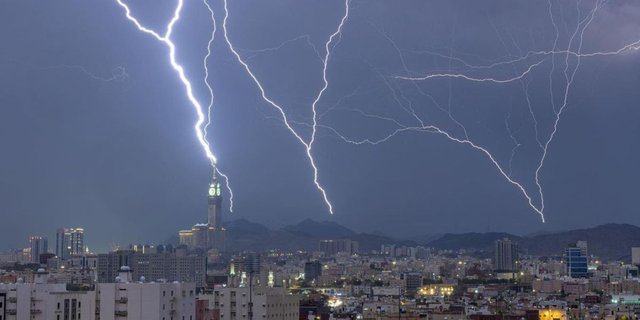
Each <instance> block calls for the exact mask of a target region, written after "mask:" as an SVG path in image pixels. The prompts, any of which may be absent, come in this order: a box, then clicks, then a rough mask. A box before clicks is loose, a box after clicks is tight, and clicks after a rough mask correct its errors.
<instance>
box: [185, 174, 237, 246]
mask: <svg viewBox="0 0 640 320" xmlns="http://www.w3.org/2000/svg"><path fill="white" fill-rule="evenodd" d="M207 203H208V207H207V209H208V212H207V223H198V224H195V225H194V226H193V227H191V230H181V231H180V232H179V233H178V235H179V237H180V244H184V245H187V246H188V247H190V248H200V249H216V250H218V251H224V248H225V232H226V230H225V229H224V227H222V192H221V187H220V183H219V182H218V178H217V176H216V171H215V169H214V170H213V178H212V180H211V183H210V184H209V192H208V196H207Z"/></svg>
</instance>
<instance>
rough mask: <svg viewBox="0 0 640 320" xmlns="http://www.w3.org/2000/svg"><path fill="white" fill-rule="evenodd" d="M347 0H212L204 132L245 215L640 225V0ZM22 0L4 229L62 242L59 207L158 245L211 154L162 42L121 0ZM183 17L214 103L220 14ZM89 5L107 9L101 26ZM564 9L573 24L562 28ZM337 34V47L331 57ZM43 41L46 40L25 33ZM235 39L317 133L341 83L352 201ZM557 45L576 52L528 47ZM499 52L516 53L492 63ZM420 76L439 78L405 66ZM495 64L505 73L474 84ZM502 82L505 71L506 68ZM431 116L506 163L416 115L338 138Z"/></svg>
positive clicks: (104, 237) (339, 160)
mask: <svg viewBox="0 0 640 320" xmlns="http://www.w3.org/2000/svg"><path fill="white" fill-rule="evenodd" d="M125 3H126V2H125ZM175 4H176V2H172V1H168V2H167V3H163V4H162V5H159V6H153V5H149V4H148V3H147V4H142V3H135V4H132V6H133V7H132V8H131V9H132V12H133V13H134V16H135V17H138V18H139V19H140V20H141V21H142V22H143V23H144V24H145V25H149V26H150V27H152V28H154V29H157V30H162V29H163V27H164V26H166V22H167V21H168V19H169V18H170V17H171V14H172V12H173V10H174V8H175ZM346 4H347V5H348V6H347V8H348V9H351V11H350V12H349V13H348V19H346V20H345V19H344V18H345V17H347V12H346V11H345V9H347V8H345V2H342V1H337V2H332V3H325V4H313V5H309V6H310V7H308V6H306V5H303V4H291V3H288V2H286V1H285V2H278V3H270V4H265V3H247V4H237V3H230V4H229V6H228V16H229V19H228V21H227V24H226V26H227V28H228V35H229V40H225V37H224V36H223V33H222V30H223V29H224V28H222V27H223V17H224V15H225V10H224V7H223V2H221V1H211V7H212V10H213V12H214V13H215V18H216V21H217V24H216V26H217V35H216V38H215V40H214V41H212V42H211V43H210V44H211V46H210V48H211V55H210V56H209V58H208V60H207V61H208V62H209V63H208V64H207V65H208V67H209V81H210V84H211V88H212V90H213V93H214V95H215V97H216V99H215V100H214V105H213V109H212V120H213V121H212V123H211V125H210V126H208V128H207V138H208V139H210V141H211V142H212V143H211V145H212V148H213V150H214V151H216V155H219V157H218V165H219V167H220V168H221V169H224V170H223V171H224V172H225V173H227V174H228V175H229V178H230V183H231V186H232V188H233V190H234V191H235V193H234V195H235V204H236V207H235V208H234V209H235V210H234V212H233V213H230V212H228V210H229V204H230V203H229V202H228V200H230V199H229V198H225V201H227V202H225V205H223V206H222V210H223V211H224V215H225V217H226V219H227V220H236V219H247V220H250V221H256V222H258V223H262V224H266V225H268V226H269V227H272V228H277V227H282V226H285V225H290V224H295V223H296V222H298V221H303V220H305V219H307V218H312V219H315V220H318V221H324V220H330V221H336V222H338V223H340V224H342V225H345V226H348V227H350V228H353V229H355V230H358V231H361V232H374V231H380V233H384V234H389V235H391V236H398V235H400V234H408V235H420V234H423V235H428V234H437V233H443V232H467V231H487V230H492V231H507V232H510V233H515V234H528V233H534V232H540V231H550V230H567V229H575V228H582V227H588V226H594V225H599V224H604V223H610V222H618V223H635V222H636V219H635V216H636V212H635V211H636V206H635V202H634V199H635V191H634V190H635V189H634V182H635V180H637V179H638V177H640V171H638V169H637V168H636V167H637V166H635V165H634V164H635V163H637V162H638V160H640V152H638V149H637V148H634V147H633V146H634V145H635V144H634V137H636V136H637V134H638V129H640V127H639V126H638V121H637V119H638V110H637V108H634V107H635V101H636V100H637V98H638V97H637V94H638V93H637V92H636V91H637V90H635V89H634V88H635V87H636V85H637V84H638V80H637V79H636V78H635V77H634V73H633V72H632V71H630V70H633V68H632V66H634V65H635V64H636V62H637V59H638V57H639V54H638V53H636V49H635V48H636V47H635V46H631V47H628V50H626V51H625V50H622V51H620V52H619V54H618V53H615V51H616V50H619V49H622V48H625V46H626V45H629V44H633V43H635V41H637V39H638V38H640V37H639V36H638V35H637V32H636V30H637V29H639V28H640V26H639V25H638V23H637V20H636V19H633V14H634V13H637V12H640V7H639V6H638V4H635V3H633V2H622V3H615V4H613V3H607V4H603V5H602V7H601V8H600V7H599V5H600V2H598V1H586V2H583V3H580V4H579V5H578V3H577V2H570V3H569V2H567V3H558V2H553V1H552V2H551V3H550V4H549V3H510V4H504V3H501V2H491V3H489V4H486V5H480V4H471V5H466V6H465V5H461V3H457V2H451V3H449V2H444V1H442V2H438V1H436V2H434V3H431V4H429V5H426V4H424V3H421V2H407V3H405V4H403V5H402V6H394V5H389V4H388V3H386V2H384V1H380V2H375V3H373V4H367V5H364V4H363V3H361V2H359V1H355V0H354V1H351V2H346ZM576 5H578V6H577V7H576ZM3 6H5V7H6V10H1V11H2V16H0V17H1V18H2V21H3V23H5V24H6V27H5V28H4V31H2V32H5V33H6V34H5V37H4V38H7V39H9V40H8V41H9V42H8V45H7V48H8V50H6V51H5V52H3V53H2V54H0V66H2V67H3V68H4V69H6V72H4V73H3V75H2V77H1V78H0V82H1V83H3V84H4V85H5V86H4V89H3V91H1V92H0V97H2V99H3V100H2V101H3V105H5V106H6V107H4V108H2V110H1V111H0V128H2V129H0V133H1V136H2V138H0V139H1V140H0V144H2V145H3V151H4V154H6V155H7V156H6V157H2V159H0V176H1V177H2V178H1V180H0V203H1V205H0V213H1V214H2V217H3V219H5V222H6V223H3V224H2V226H0V234H2V236H1V237H2V238H1V239H2V241H3V243H4V245H5V246H6V247H20V246H24V243H25V241H26V240H27V239H28V237H30V236H34V235H43V236H44V235H47V236H48V238H49V239H50V240H51V239H54V238H53V237H52V233H53V232H52V231H51V229H52V227H51V226H50V225H49V223H48V221H49V219H52V220H54V221H56V226H55V227H58V226H72V225H76V226H82V227H84V228H86V229H87V230H91V239H90V240H89V241H90V242H95V243H96V245H97V246H98V247H102V248H104V247H107V246H108V245H106V243H111V242H113V241H118V242H120V243H143V242H149V241H151V242H161V241H164V240H166V238H167V237H169V236H171V235H172V234H174V233H175V231H176V230H182V229H186V228H189V226H191V225H193V224H194V223H196V222H199V221H201V220H202V218H201V217H202V216H203V213H206V210H207V205H206V204H205V203H204V201H203V193H204V192H205V191H206V187H207V186H208V184H209V182H210V181H209V180H210V174H209V172H210V163H209V161H208V159H207V157H206V155H203V152H202V148H201V147H202V146H201V145H200V143H199V142H198V140H197V137H196V136H194V134H193V125H194V122H195V121H196V120H197V117H195V115H194V113H193V110H192V109H190V107H189V101H188V99H187V97H186V95H185V92H184V87H183V85H182V83H181V82H180V80H179V79H178V78H177V77H176V74H175V72H174V70H172V68H171V66H170V64H169V63H168V51H167V50H166V48H165V47H164V46H163V44H162V43H158V41H156V39H153V37H150V36H149V35H146V34H141V33H140V32H139V31H138V30H137V29H136V27H135V26H134V25H133V24H132V23H131V21H128V20H127V19H126V17H125V14H124V12H123V10H122V8H121V7H120V6H118V4H117V3H116V2H108V3H101V4H99V5H95V6H92V5H87V4H78V5H76V6H75V7H73V9H74V10H78V12H80V13H81V14H79V15H78V16H74V17H71V18H69V19H55V18H53V17H66V15H68V12H69V9H70V7H68V6H65V5H55V4H45V5H44V6H47V7H46V8H47V9H48V10H46V11H47V12H50V13H51V14H50V15H47V16H44V17H42V19H41V20H39V21H38V24H37V25H36V26H34V25H30V24H28V23H26V22H25V21H26V20H25V19H22V18H21V17H20V16H19V15H13V14H11V12H15V11H17V12H31V11H34V10H36V8H39V6H40V4H37V3H36V2H30V1H25V2H21V3H19V4H3ZM284 8H286V10H284ZM596 9H597V10H596ZM285 12H296V13H297V15H287V14H285ZM476 12H486V15H483V16H482V17H480V16H478V15H476V14H475V13H476ZM592 13H593V14H592ZM578 15H579V16H578ZM591 16H593V20H591ZM182 17H183V19H181V20H180V21H179V22H178V23H177V24H176V26H175V28H176V30H175V41H176V51H177V60H178V61H179V62H180V63H181V64H182V65H184V68H185V72H186V74H187V76H188V77H189V79H190V80H191V82H192V83H193V86H194V95H195V97H196V98H197V99H198V100H199V101H201V103H202V104H203V106H206V105H207V103H208V101H209V93H208V90H207V87H206V85H205V84H204V81H203V79H204V78H205V74H204V72H205V70H204V69H203V68H202V62H203V59H204V58H205V55H206V54H207V44H208V41H209V40H210V37H211V32H212V31H213V29H212V27H213V26H212V21H211V17H210V15H209V11H208V10H206V7H205V6H204V3H201V2H197V3H195V2H194V3H187V4H185V6H184V8H183V12H182ZM400 17H402V18H400ZM87 19H93V20H95V21H96V25H97V26H93V25H90V26H87ZM341 19H343V20H341ZM583 19H584V20H583ZM587 21H590V24H589V27H588V28H587V27H586V23H587ZM343 22H344V23H343ZM554 23H557V24H558V25H561V26H562V27H560V28H559V30H560V31H558V32H559V33H558V36H557V37H556V31H555V30H554ZM99 25H102V26H109V28H106V29H101V28H100V27H98V26H99ZM339 26H341V27H339ZM556 27H557V25H556ZM581 28H584V29H581ZM43 29H46V30H48V32H46V33H43V32H42V30H43ZM12 30H21V31H22V35H21V36H20V37H18V36H16V35H15V34H13V33H12ZM531 30H539V32H531ZM574 30H578V31H579V32H577V33H574V32H572V31H574ZM582 30H584V33H582V32H581V31H582ZM338 31H340V32H339V33H337V32H338ZM573 34H579V35H580V40H578V37H571V36H572V35H573ZM582 35H583V36H584V37H582ZM332 36H334V37H333V40H335V42H330V43H329V44H330V45H331V49H332V50H331V57H330V59H329V61H328V63H325V64H323V63H322V62H323V60H322V59H323V56H324V54H325V53H326V52H325V45H326V44H327V41H329V40H330V39H331V38H332ZM337 38H339V39H340V40H339V41H338V40H337ZM24 39H27V40H26V41H28V42H29V45H28V46H25V45H21V44H22V42H21V41H22V40H24ZM77 39H81V40H82V41H76V40H77ZM554 40H555V41H554ZM572 41H575V42H572ZM578 41H579V43H582V44H583V45H581V46H580V47H581V48H580V50H581V51H580V52H581V54H584V55H585V56H584V57H581V58H583V59H582V61H581V66H580V68H579V69H578V70H577V73H576V75H575V81H574V82H573V84H572V87H571V88H570V89H571V90H570V91H569V92H568V100H567V101H568V103H567V109H566V112H565V113H564V115H563V117H562V119H561V120H560V122H559V126H558V131H557V134H556V136H555V138H554V139H555V140H553V141H552V142H551V143H550V146H549V149H548V150H549V153H548V158H547V159H546V160H545V161H546V162H545V163H544V166H542V167H541V169H540V177H539V178H540V179H539V182H536V179H535V176H534V174H535V172H537V170H536V168H537V165H538V164H539V162H538V161H539V159H540V156H541V153H540V151H539V150H538V147H536V145H537V142H536V138H539V139H541V141H547V139H548V138H549V134H550V132H552V131H551V129H552V127H553V123H554V121H553V120H554V116H553V113H550V112H549V110H553V106H554V105H555V106H556V107H560V106H561V105H564V102H563V95H562V89H564V88H565V85H564V83H565V82H566V79H565V75H564V74H563V67H564V66H565V64H566V63H567V61H569V62H568V71H567V72H569V73H568V74H571V72H573V68H574V67H576V68H577V64H576V63H577V61H576V60H575V59H577V57H578V56H579V55H578V56H576V55H573V56H572V55H571V54H568V53H567V52H563V51H562V50H560V49H558V48H567V47H568V48H569V51H571V52H578V49H579V48H578V47H579V46H578ZM228 42H230V43H232V44H233V46H231V45H229V44H228ZM554 42H557V48H554ZM232 47H233V48H234V49H236V52H237V53H238V54H239V56H240V57H241V58H242V59H241V60H242V61H245V62H247V64H248V65H249V67H250V70H251V71H252V72H255V73H256V75H257V78H258V79H259V82H260V83H261V84H262V85H263V86H264V89H265V91H266V92H267V96H269V97H272V98H273V100H274V101H276V102H277V103H278V104H279V105H282V106H284V107H285V109H284V111H285V113H286V114H287V115H289V116H290V117H291V119H290V120H291V121H292V122H291V123H295V129H296V130H297V131H298V132H301V133H302V136H303V137H304V141H309V138H310V137H311V136H310V135H309V134H310V132H308V131H307V130H306V129H305V128H306V127H305V123H307V124H308V123H310V120H311V119H312V117H311V109H310V107H309V106H310V104H311V103H312V102H314V98H316V97H319V96H318V94H319V91H318V90H319V89H322V88H324V86H325V85H326V90H325V91H323V95H322V97H321V99H320V101H318V103H317V108H318V109H317V110H318V120H319V122H318V123H319V126H318V132H317V136H316V139H317V140H316V141H315V142H314V143H315V144H314V149H313V156H314V159H315V162H316V164H317V168H318V181H319V182H320V185H322V186H323V187H324V189H325V190H326V192H327V196H328V199H329V200H330V201H331V203H332V204H333V207H334V214H333V215H331V214H329V212H328V210H327V204H326V203H325V201H324V199H323V197H322V194H320V193H319V192H318V188H317V186H316V184H315V183H314V181H313V180H314V177H313V170H312V168H311V166H310V163H309V159H307V156H306V155H305V150H304V149H305V148H304V146H301V145H300V144H299V143H298V142H296V139H295V137H292V135H291V133H290V132H288V131H287V128H285V127H284V125H283V123H282V118H281V117H280V115H279V114H278V112H274V109H273V108H272V106H270V105H269V103H267V102H265V100H264V99H263V98H262V97H261V96H260V91H259V90H258V88H257V87H256V83H255V82H254V81H252V79H251V77H250V75H249V74H248V73H247V70H244V69H243V66H242V64H241V63H240V62H239V61H238V58H237V57H236V56H235V55H234V53H233V52H232V51H231V48H232ZM113 48H119V49H122V50H114V49H113ZM544 50H552V51H554V50H555V51H558V52H557V53H553V54H550V55H549V54H542V53H538V54H533V55H529V56H527V54H526V53H527V52H529V51H532V52H539V51H544ZM132 52H136V53H137V54H133V53H132ZM327 52H328V51H327ZM607 52H609V53H611V52H613V53H615V54H613V53H611V54H604V53H607ZM318 53H319V54H318ZM563 53H564V54H563ZM593 53H602V54H597V55H596V54H593ZM522 57H527V58H526V59H522V60H518V59H519V58H522ZM566 59H569V60H566ZM515 60H517V61H516V62H509V61H515ZM325 62H326V61H325ZM493 63H501V64H502V65H500V66H498V67H496V68H494V69H491V68H489V69H488V71H486V72H485V71H482V70H483V69H487V68H486V66H488V65H491V64H493ZM323 67H326V68H325V69H324V70H323ZM553 68H555V69H553ZM479 70H480V71H479ZM552 70H555V71H552ZM283 71H286V72H283ZM323 71H324V72H325V73H323ZM323 74H324V75H326V80H327V82H326V83H325V82H324V81H323ZM443 74H444V76H443ZM438 75H439V76H438ZM446 75H449V76H446ZM450 75H459V76H460V77H458V76H455V77H451V76H450ZM462 75H464V76H465V77H467V78H469V79H471V80H469V79H461V76H462ZM421 76H427V77H429V76H433V77H434V78H433V79H426V80H425V81H420V82H411V81H409V82H408V81H407V79H402V78H403V77H404V78H408V77H418V78H419V77H421ZM438 77H441V78H438ZM480 78H483V79H490V80H488V81H485V82H483V83H476V82H477V81H475V80H473V79H476V80H478V79H480ZM516 78H518V79H517V80H513V81H511V80H509V79H516ZM572 78H573V77H572ZM563 79H564V80H563ZM507 80H509V81H507ZM520 80H522V81H520ZM500 81H507V83H495V82H500ZM563 81H565V82H563ZM552 83H555V87H554V85H553V84H552ZM552 92H555V93H552ZM428 96H431V98H432V99H433V100H431V98H429V97H428ZM527 103H531V105H530V106H531V109H530V108H529V107H528V106H527ZM412 108H413V110H414V113H415V114H414V115H411V110H412ZM443 110H445V111H443ZM446 110H451V111H449V112H446ZM531 110H533V111H531ZM407 111H408V112H409V113H408V114H407ZM530 112H533V114H535V115H536V117H534V118H533V120H532V118H531V115H530ZM416 118H419V119H422V120H423V121H425V120H428V121H427V123H426V125H434V126H437V127H438V128H442V129H443V130H446V131H447V132H449V133H450V134H451V135H452V136H453V137H456V138H465V137H466V136H467V137H468V138H469V141H473V143H474V144H475V145H477V146H481V147H482V148H486V150H488V151H489V153H490V154H491V155H492V156H493V157H494V158H495V160H496V162H497V163H498V166H496V165H494V164H493V163H492V161H491V160H490V159H489V158H488V157H487V155H486V154H484V153H483V152H482V151H480V150H478V149H474V148H473V147H470V146H469V145H467V144H460V143H456V142H455V141H452V140H451V139H448V138H446V137H444V136H442V134H438V133H433V130H434V129H430V130H431V131H432V132H431V133H426V132H424V131H425V130H426V131H429V130H427V129H424V128H423V129H420V130H418V131H421V132H415V130H413V131H412V130H409V131H411V132H407V133H406V134H400V135H398V136H394V137H393V138H392V139H390V140H389V141H388V142H385V143H382V144H379V145H376V146H371V145H366V144H365V145H360V146H354V145H352V144H350V143H347V142H345V141H342V139H341V137H343V138H344V137H346V138H348V139H352V142H353V141H359V140H360V139H372V140H371V141H376V140H378V139H382V138H384V137H385V136H386V135H387V134H389V132H393V130H394V127H395V125H394V124H393V121H396V122H399V123H401V124H402V125H403V126H406V125H407V124H410V123H413V122H416ZM385 119H386V120H385ZM389 119H393V121H389ZM534 124H535V125H534ZM414 125H415V124H414ZM334 129H335V130H336V131H335V132H334V131H332V130H334ZM390 130H391V131H390ZM538 130H539V131H538ZM534 131H535V132H534ZM338 134H340V135H338ZM348 139H347V140H348ZM44 162H46V165H45V164H44ZM499 168H501V169H504V172H505V173H508V174H507V176H508V177H509V179H512V180H513V181H515V182H518V183H520V184H521V185H522V186H523V189H525V192H524V193H523V192H522V191H521V190H520V189H519V188H518V187H517V186H515V185H514V184H513V183H510V182H509V181H508V180H507V179H505V176H504V175H503V174H501V172H500V170H497V169H499ZM537 183H539V184H540V187H539V186H537V185H536V184H537ZM539 188H540V190H543V191H544V195H545V198H544V199H545V201H546V202H545V204H546V205H545V207H546V209H545V217H546V221H547V222H546V223H544V224H543V223H541V221H540V220H541V219H540V215H539V214H538V213H537V212H536V210H539V208H541V206H542V204H541V195H540V196H539V195H538V193H539V192H538V189H539ZM225 192H226V190H225ZM525 196H530V197H531V198H532V200H531V203H532V205H530V204H529V203H528V201H527V199H526V197H525ZM44 221H47V223H44ZM91 245H92V246H94V244H93V243H91Z"/></svg>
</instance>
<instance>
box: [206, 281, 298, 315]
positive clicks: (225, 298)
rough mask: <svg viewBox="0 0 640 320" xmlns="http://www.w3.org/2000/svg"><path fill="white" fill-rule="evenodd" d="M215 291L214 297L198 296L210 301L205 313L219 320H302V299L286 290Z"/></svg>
mask: <svg viewBox="0 0 640 320" xmlns="http://www.w3.org/2000/svg"><path fill="white" fill-rule="evenodd" d="M249 292H250V290H249V288H247V287H245V288H228V287H227V288H215V290H214V292H213V293H211V294H205V295H200V296H198V300H201V301H207V302H206V307H205V308H204V310H202V311H201V312H203V313H205V314H216V315H218V316H219V318H218V319H278V320H298V319H300V316H299V314H300V310H299V308H300V297H299V296H297V295H291V294H289V293H288V292H287V290H286V289H284V288H264V287H262V288H253V292H252V294H251V295H250V294H249Z"/></svg>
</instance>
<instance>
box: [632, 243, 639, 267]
mask: <svg viewBox="0 0 640 320" xmlns="http://www.w3.org/2000/svg"><path fill="white" fill-rule="evenodd" d="M631 263H633V264H635V265H636V266H640V247H633V248H631Z"/></svg>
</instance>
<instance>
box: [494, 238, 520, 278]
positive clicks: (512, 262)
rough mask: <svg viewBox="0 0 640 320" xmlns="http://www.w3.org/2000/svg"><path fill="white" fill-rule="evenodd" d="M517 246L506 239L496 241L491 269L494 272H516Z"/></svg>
mask: <svg viewBox="0 0 640 320" xmlns="http://www.w3.org/2000/svg"><path fill="white" fill-rule="evenodd" d="M517 261H518V245H517V244H515V243H514V242H513V241H511V240H510V239H508V238H504V239H498V240H496V242H495V244H494V259H493V268H494V271H496V272H514V271H516V270H518V265H517Z"/></svg>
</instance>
